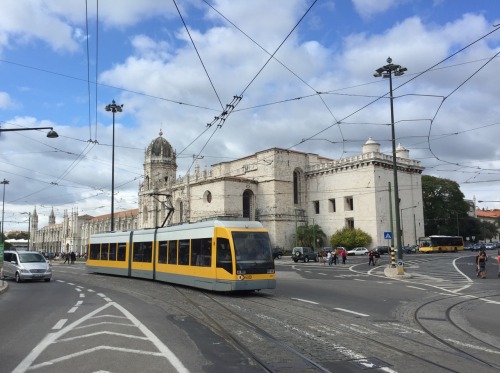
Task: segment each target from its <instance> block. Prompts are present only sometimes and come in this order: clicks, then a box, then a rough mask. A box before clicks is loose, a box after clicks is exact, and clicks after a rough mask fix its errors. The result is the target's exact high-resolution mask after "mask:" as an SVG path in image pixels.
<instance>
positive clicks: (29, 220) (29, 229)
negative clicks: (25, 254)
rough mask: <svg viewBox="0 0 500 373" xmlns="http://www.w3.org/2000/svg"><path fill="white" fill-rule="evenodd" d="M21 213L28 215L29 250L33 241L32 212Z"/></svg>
mask: <svg viewBox="0 0 500 373" xmlns="http://www.w3.org/2000/svg"><path fill="white" fill-rule="evenodd" d="M21 215H28V251H31V250H30V241H31V212H21Z"/></svg>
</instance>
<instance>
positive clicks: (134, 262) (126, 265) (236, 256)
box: [87, 219, 276, 291]
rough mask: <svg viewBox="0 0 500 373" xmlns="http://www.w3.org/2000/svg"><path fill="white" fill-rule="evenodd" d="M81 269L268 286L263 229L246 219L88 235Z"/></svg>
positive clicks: (272, 278)
mask: <svg viewBox="0 0 500 373" xmlns="http://www.w3.org/2000/svg"><path fill="white" fill-rule="evenodd" d="M87 270H88V272H90V273H92V272H93V273H105V274H111V275H118V276H126V277H138V278H146V279H151V280H157V281H164V282H169V283H174V284H181V285H187V286H192V287H196V288H202V289H207V290H214V291H239V290H260V289H274V288H275V287H276V274H275V267H274V260H273V257H272V248H271V242H270V240H269V234H268V231H267V230H266V229H265V228H264V227H263V226H262V224H261V223H259V222H255V221H246V220H237V221H234V220H227V221H225V220H222V219H220V220H211V221H204V222H198V223H192V224H181V225H175V226H170V227H163V228H155V229H141V230H134V231H122V232H107V233H98V234H95V235H92V236H91V237H90V240H89V245H88V252H87Z"/></svg>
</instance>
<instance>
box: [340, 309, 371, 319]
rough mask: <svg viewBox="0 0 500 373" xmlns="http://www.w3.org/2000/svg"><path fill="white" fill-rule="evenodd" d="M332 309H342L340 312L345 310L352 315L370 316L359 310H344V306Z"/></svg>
mask: <svg viewBox="0 0 500 373" xmlns="http://www.w3.org/2000/svg"><path fill="white" fill-rule="evenodd" d="M334 310H337V311H342V312H347V313H352V314H354V315H358V316H363V317H370V315H367V314H364V313H360V312H355V311H351V310H346V309H345V308H334Z"/></svg>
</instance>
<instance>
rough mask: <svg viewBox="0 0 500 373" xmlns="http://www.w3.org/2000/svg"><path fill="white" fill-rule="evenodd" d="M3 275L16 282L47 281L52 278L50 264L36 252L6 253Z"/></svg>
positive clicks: (4, 254) (4, 255)
mask: <svg viewBox="0 0 500 373" xmlns="http://www.w3.org/2000/svg"><path fill="white" fill-rule="evenodd" d="M3 258H4V262H3V274H4V275H5V276H6V277H11V278H14V279H15V280H16V282H22V281H24V280H45V281H50V279H51V278H52V269H51V268H50V263H49V262H48V261H47V260H46V259H45V257H44V256H43V255H42V254H40V253H37V252H35V251H5V252H4V253H3Z"/></svg>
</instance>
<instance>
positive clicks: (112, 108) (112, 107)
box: [105, 100, 123, 232]
mask: <svg viewBox="0 0 500 373" xmlns="http://www.w3.org/2000/svg"><path fill="white" fill-rule="evenodd" d="M122 108H123V105H117V104H116V103H115V100H113V102H112V103H111V104H110V105H106V107H105V109H106V111H111V112H112V113H113V143H112V146H111V147H112V151H111V232H113V231H114V230H115V113H121V112H122Z"/></svg>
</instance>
